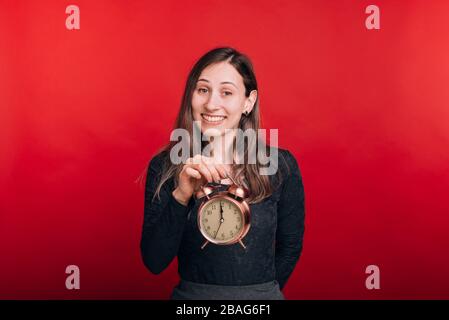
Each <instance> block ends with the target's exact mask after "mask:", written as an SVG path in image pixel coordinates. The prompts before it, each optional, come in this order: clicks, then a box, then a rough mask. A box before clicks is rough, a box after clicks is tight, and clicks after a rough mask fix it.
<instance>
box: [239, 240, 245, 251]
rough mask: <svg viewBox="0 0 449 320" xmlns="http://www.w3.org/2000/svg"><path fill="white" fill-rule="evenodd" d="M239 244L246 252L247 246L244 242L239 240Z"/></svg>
mask: <svg viewBox="0 0 449 320" xmlns="http://www.w3.org/2000/svg"><path fill="white" fill-rule="evenodd" d="M239 243H240V244H241V245H242V247H243V249H245V250H246V247H245V245H244V244H243V242H242V240H239Z"/></svg>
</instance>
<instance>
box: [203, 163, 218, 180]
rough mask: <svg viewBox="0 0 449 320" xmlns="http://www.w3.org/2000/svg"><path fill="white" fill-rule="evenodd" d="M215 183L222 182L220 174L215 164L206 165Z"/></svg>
mask: <svg viewBox="0 0 449 320" xmlns="http://www.w3.org/2000/svg"><path fill="white" fill-rule="evenodd" d="M206 166H207V168H208V169H209V171H210V173H211V174H212V178H213V179H214V181H215V182H220V180H221V179H220V174H219V173H218V170H217V169H216V167H215V165H214V164H213V163H209V164H206Z"/></svg>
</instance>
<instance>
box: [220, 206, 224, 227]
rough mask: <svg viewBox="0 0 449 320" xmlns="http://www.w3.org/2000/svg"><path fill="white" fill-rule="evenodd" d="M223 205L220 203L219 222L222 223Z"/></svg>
mask: <svg viewBox="0 0 449 320" xmlns="http://www.w3.org/2000/svg"><path fill="white" fill-rule="evenodd" d="M223 221H224V219H223V203H222V202H220V222H223Z"/></svg>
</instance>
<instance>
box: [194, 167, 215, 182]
mask: <svg viewBox="0 0 449 320" xmlns="http://www.w3.org/2000/svg"><path fill="white" fill-rule="evenodd" d="M192 166H193V168H195V169H196V170H198V171H199V172H200V173H201V175H202V176H203V177H204V178H206V180H207V182H212V180H213V179H212V174H211V173H210V171H209V169H208V168H207V166H206V165H205V164H204V163H203V162H201V163H199V164H193V165H192Z"/></svg>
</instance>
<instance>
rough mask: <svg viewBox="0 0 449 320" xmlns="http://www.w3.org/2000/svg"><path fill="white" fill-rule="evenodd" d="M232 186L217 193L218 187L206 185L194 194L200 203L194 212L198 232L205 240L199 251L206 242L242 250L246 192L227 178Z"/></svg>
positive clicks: (247, 220)
mask: <svg viewBox="0 0 449 320" xmlns="http://www.w3.org/2000/svg"><path fill="white" fill-rule="evenodd" d="M227 178H229V180H230V181H232V184H231V185H230V186H229V188H228V189H227V190H219V186H220V184H211V183H206V184H205V185H204V186H202V187H201V188H200V190H199V191H197V192H196V193H195V198H196V199H199V200H202V201H203V202H202V203H201V205H200V207H199V208H198V217H197V220H198V228H199V229H200V232H201V234H202V235H203V237H204V238H205V239H206V241H205V242H204V244H203V245H202V246H201V249H204V247H205V246H206V245H207V244H208V243H209V242H210V243H213V244H216V245H232V244H235V243H240V245H241V246H242V247H243V248H244V249H246V247H245V245H244V244H243V241H242V239H243V238H244V237H245V235H246V234H247V233H248V230H249V228H250V226H251V224H250V209H249V205H248V203H247V202H246V201H245V198H246V197H247V196H248V191H247V190H246V189H245V188H243V187H241V186H239V185H238V184H237V183H236V182H235V180H234V179H232V178H231V177H230V176H229V175H228V176H227Z"/></svg>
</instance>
